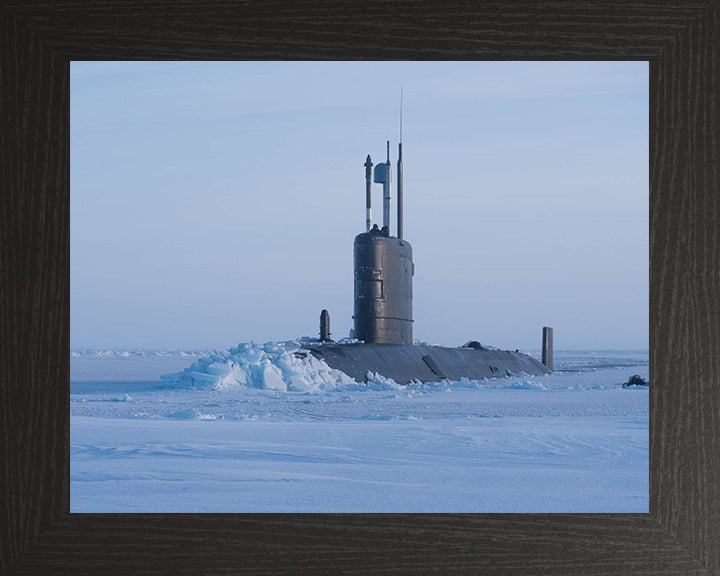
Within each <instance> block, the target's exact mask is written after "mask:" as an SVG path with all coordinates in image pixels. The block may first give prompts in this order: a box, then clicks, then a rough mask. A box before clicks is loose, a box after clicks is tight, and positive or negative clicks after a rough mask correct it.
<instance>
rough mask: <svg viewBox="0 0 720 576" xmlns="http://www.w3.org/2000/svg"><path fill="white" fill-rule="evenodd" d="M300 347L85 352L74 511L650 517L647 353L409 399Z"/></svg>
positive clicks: (76, 372)
mask: <svg viewBox="0 0 720 576" xmlns="http://www.w3.org/2000/svg"><path fill="white" fill-rule="evenodd" d="M292 350H293V343H284V344H283V343H280V344H277V343H275V344H266V345H245V346H240V347H238V348H236V349H233V350H230V351H226V352H215V353H212V354H210V355H207V356H202V357H197V356H194V355H193V352H192V351H184V352H178V353H172V352H169V351H164V352H157V351H155V352H147V353H145V352H142V351H119V352H118V351H103V352H101V353H97V352H93V351H77V352H75V353H74V355H73V356H72V358H71V400H70V402H71V404H70V411H71V448H70V459H71V511H72V512H647V511H648V501H649V499H648V391H647V389H623V388H621V387H620V384H621V383H622V382H625V381H627V379H628V377H629V376H631V375H633V374H639V375H641V376H642V377H643V378H645V379H647V378H648V372H649V369H648V355H647V353H624V352H613V353H610V352H573V353H560V352H557V351H556V359H555V367H556V372H555V373H553V374H552V375H549V376H542V377H530V376H526V375H525V376H523V375H520V376H516V377H511V378H500V379H496V380H485V381H467V380H463V381H460V382H447V381H444V382H441V383H434V384H422V385H412V386H398V385H396V384H394V383H393V382H391V381H390V382H388V381H387V380H385V379H383V378H381V377H374V378H372V379H371V380H370V382H369V383H368V384H367V385H366V384H358V383H355V382H353V381H351V380H350V379H348V378H347V377H344V376H343V375H342V374H336V373H335V371H332V370H330V369H327V367H323V366H319V365H317V364H316V363H317V361H316V360H314V359H312V358H308V359H305V360H303V359H298V358H296V357H295V356H294V355H293V354H292ZM163 375H165V377H164V378H163V379H162V380H161V379H160V377H161V376H163ZM167 375H169V376H167Z"/></svg>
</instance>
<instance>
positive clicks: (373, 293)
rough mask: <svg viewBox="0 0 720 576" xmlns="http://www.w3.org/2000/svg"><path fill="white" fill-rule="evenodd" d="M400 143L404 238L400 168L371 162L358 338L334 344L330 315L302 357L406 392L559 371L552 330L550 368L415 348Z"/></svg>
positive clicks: (358, 252) (500, 353) (358, 261)
mask: <svg viewBox="0 0 720 576" xmlns="http://www.w3.org/2000/svg"><path fill="white" fill-rule="evenodd" d="M400 140H401V141H400V142H399V143H398V160H397V166H396V173H397V230H396V235H395V236H393V235H392V229H391V206H392V166H391V162H390V142H389V141H388V142H387V156H386V161H385V162H382V163H379V164H377V165H375V167H374V170H373V162H372V159H371V157H370V155H368V156H367V158H366V160H365V164H364V166H365V204H366V210H365V232H362V233H360V234H358V235H357V236H355V241H354V245H353V259H354V276H355V288H354V309H353V316H352V318H353V332H352V336H354V337H353V338H350V339H347V340H341V341H339V342H334V341H333V340H332V339H331V338H330V336H331V333H330V315H329V313H328V311H327V310H323V311H322V312H321V314H320V338H319V339H318V341H316V342H313V343H304V344H303V347H302V349H301V350H299V351H298V353H299V354H301V355H303V356H305V355H306V354H308V353H309V354H312V355H313V356H315V357H316V358H318V359H320V360H323V361H324V362H325V363H326V364H327V365H328V366H330V367H331V368H334V369H337V370H340V371H342V372H344V373H345V374H347V375H348V376H350V377H351V378H353V379H355V380H357V381H358V382H367V381H368V379H369V378H370V377H372V374H379V375H381V376H384V377H385V378H391V379H392V380H394V381H395V382H396V383H398V384H410V383H418V382H420V383H422V382H436V381H438V380H443V379H448V380H459V379H461V378H468V379H472V380H479V379H482V378H500V377H505V376H514V375H517V374H520V373H526V374H532V375H540V374H548V373H550V372H551V371H552V369H553V344H552V337H553V333H552V328H551V327H548V326H546V327H543V346H542V362H539V361H538V360H536V359H535V358H532V357H531V356H528V355H527V354H522V353H520V352H519V351H517V350H516V351H514V352H513V351H509V350H498V349H495V348H492V347H489V346H484V345H482V344H480V343H479V342H477V341H470V342H468V343H467V344H465V345H463V346H459V347H449V346H436V345H429V344H424V343H414V341H413V290H412V279H413V276H414V274H415V265H414V263H413V252H412V246H411V245H410V243H409V242H408V241H407V240H405V238H404V237H403V159H402V137H401V139H400ZM373 183H375V184H381V185H382V191H383V196H382V197H383V221H382V227H378V225H377V224H373V223H372V184H373Z"/></svg>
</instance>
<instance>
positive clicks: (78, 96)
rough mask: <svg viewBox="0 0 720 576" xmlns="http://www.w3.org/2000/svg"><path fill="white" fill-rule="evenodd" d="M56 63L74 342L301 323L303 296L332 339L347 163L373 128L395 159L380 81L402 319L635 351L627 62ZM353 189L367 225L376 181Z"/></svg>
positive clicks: (630, 71)
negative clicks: (395, 197)
mask: <svg viewBox="0 0 720 576" xmlns="http://www.w3.org/2000/svg"><path fill="white" fill-rule="evenodd" d="M70 78H71V85H70V86H71V103H70V108H71V159H70V170H71V188H70V198H71V220H70V226H71V241H70V247H71V260H70V267H71V290H70V291H71V301H70V304H71V326H70V335H71V346H72V347H73V348H221V349H224V348H228V347H231V346H235V345H237V344H238V343H239V342H249V341H251V340H254V341H256V342H265V341H268V340H287V339H291V338H296V337H300V336H303V335H306V336H313V335H317V332H318V326H319V316H320V311H321V310H322V309H323V308H326V309H327V310H328V311H329V313H330V326H331V331H332V334H333V337H334V338H336V339H338V338H342V337H346V336H348V333H349V330H350V328H352V312H353V260H352V258H353V239H354V236H355V235H356V234H359V233H361V232H364V230H365V169H364V166H363V164H364V162H365V157H366V156H367V155H368V154H370V155H371V156H372V158H373V160H374V161H375V162H376V163H377V162H380V161H383V160H384V158H385V142H386V140H390V142H391V160H392V162H393V165H394V164H395V160H396V155H397V142H398V138H399V123H400V122H399V117H400V90H401V86H402V90H403V164H404V237H405V239H406V240H407V241H409V242H410V243H411V244H412V247H413V257H414V262H415V276H414V278H413V292H414V303H413V315H414V320H415V323H414V336H415V338H420V339H422V340H424V341H426V342H429V343H435V344H442V345H451V346H452V345H462V344H463V343H465V342H467V341H468V340H478V341H480V342H482V343H483V344H489V345H492V346H497V347H500V348H504V349H515V348H520V349H526V350H534V349H538V348H539V347H540V342H541V333H542V327H543V326H552V327H553V328H554V336H555V348H556V349H558V350H560V349H564V350H581V349H584V350H611V349H612V350H630V349H632V350H647V349H648V336H649V313H648V307H649V300H648V288H649V284H648V277H649V264H648V257H649V251H648V238H649V236H648V199H649V180H648V146H649V139H648V134H649V133H648V115H649V108H648V105H649V102H648V64H647V62H72V64H71V69H70ZM394 180H396V179H394ZM393 186H394V184H393ZM373 208H374V209H373V216H374V221H375V222H379V223H380V224H382V199H381V185H374V191H373ZM393 210H394V207H393ZM393 214H394V212H393ZM393 218H394V216H393Z"/></svg>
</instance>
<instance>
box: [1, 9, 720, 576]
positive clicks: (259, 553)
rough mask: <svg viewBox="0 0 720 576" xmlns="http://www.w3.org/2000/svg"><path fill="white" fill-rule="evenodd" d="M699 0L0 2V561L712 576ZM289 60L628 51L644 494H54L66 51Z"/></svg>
mask: <svg viewBox="0 0 720 576" xmlns="http://www.w3.org/2000/svg"><path fill="white" fill-rule="evenodd" d="M719 6H720V2H719V0H711V1H707V0H690V1H687V2H667V1H666V0H638V1H636V2H632V3H628V2H625V1H623V0H607V1H604V2H601V1H599V0H589V1H587V2H575V1H569V0H568V1H554V0H551V1H543V2H530V1H527V0H520V1H505V2H497V1H496V2H477V1H468V0H456V1H455V2H452V3H444V4H440V3H438V4H437V5H435V4H433V3H431V2H429V1H428V0H415V1H414V2H412V3H401V2H385V1H382V0H367V1H362V2H361V1H358V0H346V1H345V2H343V3H330V2H325V1H321V0H313V1H308V0H294V1H293V0H265V1H262V2H260V1H255V2H253V1H252V0H247V1H241V0H213V1H212V2H207V1H206V2H202V1H200V0H176V1H174V2H168V3H166V2H163V1H162V0H125V1H119V0H107V1H105V2H96V3H83V2H73V1H70V0H57V1H54V2H39V1H36V0H25V1H21V0H6V1H5V2H4V3H3V4H2V5H0V121H1V124H0V204H1V205H0V208H1V209H0V358H1V361H0V394H1V404H0V430H1V434H0V506H1V507H0V516H2V521H1V522H0V570H2V571H3V572H7V573H13V574H25V573H38V574H54V573H67V574H111V573H118V574H119V573H134V574H165V573H167V574H196V573H203V574H231V573H232V574H235V573H263V574H271V573H272V574H280V573H298V572H306V573H315V574H317V573H333V574H335V573H359V574H365V573H372V572H378V573H388V572H398V573H401V572H405V573H413V574H415V573H439V572H444V573H453V574H454V573H480V574H528V575H530V574H532V575H537V574H588V575H589V574H593V575H600V574H621V573H622V574H626V573H627V574H668V575H669V574H720V342H719V339H720V293H719V292H720V256H719V254H720V252H718V250H717V249H716V246H717V245H718V244H719V242H718V240H719V238H718V235H719V234H720V232H719V230H720V222H718V217H719V215H720V178H719V173H720V167H719V166H718V165H719V164H720V137H719V132H718V123H719V121H720V119H719V114H720V100H719V99H718V90H719V89H720V42H719V40H718V39H719V38H720V34H719V33H720V8H719ZM286 58H292V59H370V60H379V59H444V60H452V59H471V60H472V59H476V60H480V59H482V60H490V59H496V60H497V59H499V60H543V59H578V60H608V59H622V60H647V61H648V62H649V65H650V126H651V139H650V207H651V209H650V318H651V328H652V330H651V341H650V362H651V363H650V372H651V383H652V388H651V391H650V402H651V405H650V414H651V429H650V464H651V478H650V513H649V514H595V515H593V514H525V515H523V514H464V515H463V514H434V515H402V514H388V515H352V514H350V515H331V514H312V515H308V514H294V515H290V514H277V515H258V514H255V515H243V514H225V515H222V514H212V515H210V514H198V515H158V514H135V515H131V514H126V515H120V514H95V515H93V514H69V512H68V510H69V449H68V442H69V415H68V406H69V322H70V304H69V283H70V272H69V264H70V249H69V245H70V243H69V230H70V222H69V202H70V187H69V153H70V142H69V61H70V60H92V59H100V60H102V59H110V60H112V59H130V60H134V59H249V60H259V59H286ZM614 233H622V231H621V230H618V231H614Z"/></svg>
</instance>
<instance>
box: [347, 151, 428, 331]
mask: <svg viewBox="0 0 720 576" xmlns="http://www.w3.org/2000/svg"><path fill="white" fill-rule="evenodd" d="M372 166H373V164H372V160H371V159H370V156H369V155H368V157H367V159H366V161H365V189H366V195H365V198H366V211H365V215H366V219H365V222H366V231H365V232H364V233H362V234H358V235H357V236H356V237H355V243H354V249H353V254H354V265H355V266H354V267H355V305H354V314H353V320H354V332H355V338H357V339H358V340H363V341H365V342H367V343H371V344H412V343H413V330H412V325H413V319H412V277H413V274H414V272H415V265H414V264H413V260H412V246H411V245H410V243H409V242H407V241H405V240H403V238H402V224H403V222H402V217H403V215H402V192H403V188H402V168H403V165H402V143H400V144H398V164H397V175H398V197H397V202H398V205H397V229H398V234H397V236H392V235H391V225H390V212H391V210H390V205H391V199H392V198H391V193H392V186H391V185H392V166H391V164H390V142H388V143H387V160H386V161H385V162H384V163H381V164H378V165H377V166H375V172H374V182H375V183H377V184H382V185H383V227H382V228H378V226H377V224H375V225H374V226H372V228H371V225H372V209H371V186H372V183H371V176H372Z"/></svg>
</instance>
